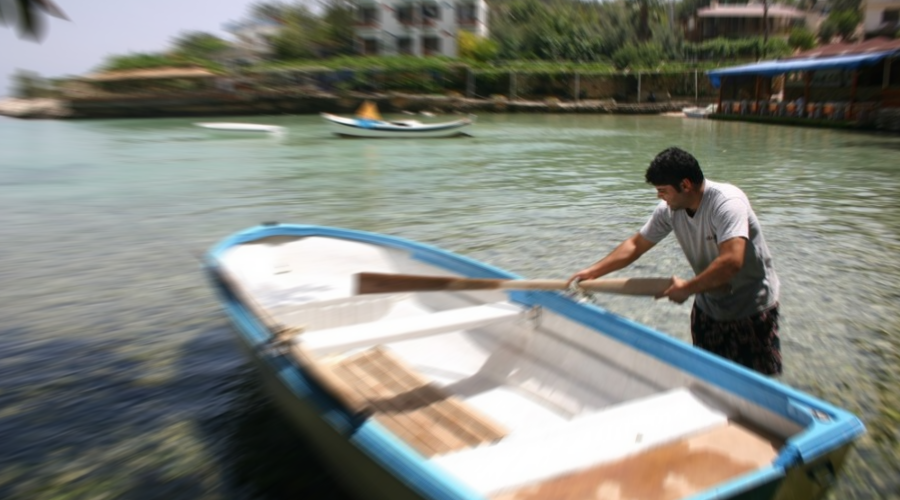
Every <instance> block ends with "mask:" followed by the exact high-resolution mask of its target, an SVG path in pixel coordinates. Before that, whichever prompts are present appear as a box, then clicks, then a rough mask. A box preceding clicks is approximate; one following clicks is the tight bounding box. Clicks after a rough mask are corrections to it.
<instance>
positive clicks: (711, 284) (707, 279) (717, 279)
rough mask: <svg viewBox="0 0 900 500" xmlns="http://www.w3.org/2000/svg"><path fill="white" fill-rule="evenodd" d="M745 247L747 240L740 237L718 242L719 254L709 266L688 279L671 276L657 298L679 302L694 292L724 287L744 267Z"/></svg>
mask: <svg viewBox="0 0 900 500" xmlns="http://www.w3.org/2000/svg"><path fill="white" fill-rule="evenodd" d="M746 249H747V240H746V239H744V238H740V237H738V238H731V239H730V240H726V241H723V242H722V243H719V256H718V257H716V258H715V260H713V261H712V262H711V263H710V264H709V267H707V268H706V269H704V270H703V272H702V273H700V274H698V275H697V276H694V278H693V279H690V280H683V279H681V278H678V277H673V280H674V281H673V283H672V286H670V287H669V289H668V290H666V291H665V292H663V293H662V295H660V297H658V298H661V297H668V298H669V300H671V301H672V302H678V303H679V304H681V303H682V302H684V301H685V300H687V299H688V297H690V296H691V295H694V294H696V293H703V292H708V291H710V290H713V289H716V288H719V287H724V286H725V285H727V284H728V282H729V281H731V278H733V277H734V275H735V274H737V273H738V271H740V270H741V268H742V267H744V251H745V250H746Z"/></svg>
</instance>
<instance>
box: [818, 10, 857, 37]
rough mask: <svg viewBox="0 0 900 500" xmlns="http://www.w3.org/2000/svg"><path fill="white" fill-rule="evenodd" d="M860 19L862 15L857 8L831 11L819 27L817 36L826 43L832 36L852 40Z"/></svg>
mask: <svg viewBox="0 0 900 500" xmlns="http://www.w3.org/2000/svg"><path fill="white" fill-rule="evenodd" d="M861 20H862V16H861V15H860V13H859V11H858V10H835V11H831V12H830V13H829V14H828V18H827V19H825V21H823V22H822V25H821V26H820V27H819V38H820V39H822V41H824V42H825V43H828V42H829V41H830V40H831V38H832V37H834V36H840V37H841V38H842V39H843V40H846V41H852V40H853V38H854V37H855V35H856V28H857V27H858V26H859V23H860V21H861Z"/></svg>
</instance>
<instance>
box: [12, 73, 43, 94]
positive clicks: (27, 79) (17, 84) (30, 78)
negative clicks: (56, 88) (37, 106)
mask: <svg viewBox="0 0 900 500" xmlns="http://www.w3.org/2000/svg"><path fill="white" fill-rule="evenodd" d="M11 80H12V95H13V96H14V97H18V98H20V99H34V98H38V97H48V96H49V94H50V93H51V91H50V85H49V82H48V81H47V79H45V78H42V77H41V75H39V74H38V73H35V72H34V71H26V70H21V69H20V70H16V72H15V73H13V75H12V78H11Z"/></svg>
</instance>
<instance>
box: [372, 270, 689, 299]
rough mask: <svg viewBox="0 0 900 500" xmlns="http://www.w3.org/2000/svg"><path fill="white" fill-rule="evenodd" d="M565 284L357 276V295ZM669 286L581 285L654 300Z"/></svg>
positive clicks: (659, 282) (663, 282)
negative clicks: (645, 296) (643, 296)
mask: <svg viewBox="0 0 900 500" xmlns="http://www.w3.org/2000/svg"><path fill="white" fill-rule="evenodd" d="M566 283H567V282H566V280H505V279H483V278H454V277H447V276H419V275H414V274H384V273H358V274H356V293H357V294H366V293H398V292H437V291H453V290H565V289H567V286H566ZM671 285H672V278H619V279H597V280H585V281H580V282H579V283H578V286H579V287H580V288H582V289H584V290H586V291H589V292H603V293H616V294H623V295H649V296H652V297H656V296H658V295H660V294H661V293H662V292H664V291H665V290H666V289H667V288H669V286H671Z"/></svg>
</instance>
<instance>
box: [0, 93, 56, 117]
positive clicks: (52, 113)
mask: <svg viewBox="0 0 900 500" xmlns="http://www.w3.org/2000/svg"><path fill="white" fill-rule="evenodd" d="M0 115H3V116H10V117H13V118H68V117H70V116H71V115H72V110H71V109H70V108H69V106H68V104H67V102H66V101H63V100H60V99H15V98H7V99H2V100H0Z"/></svg>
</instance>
